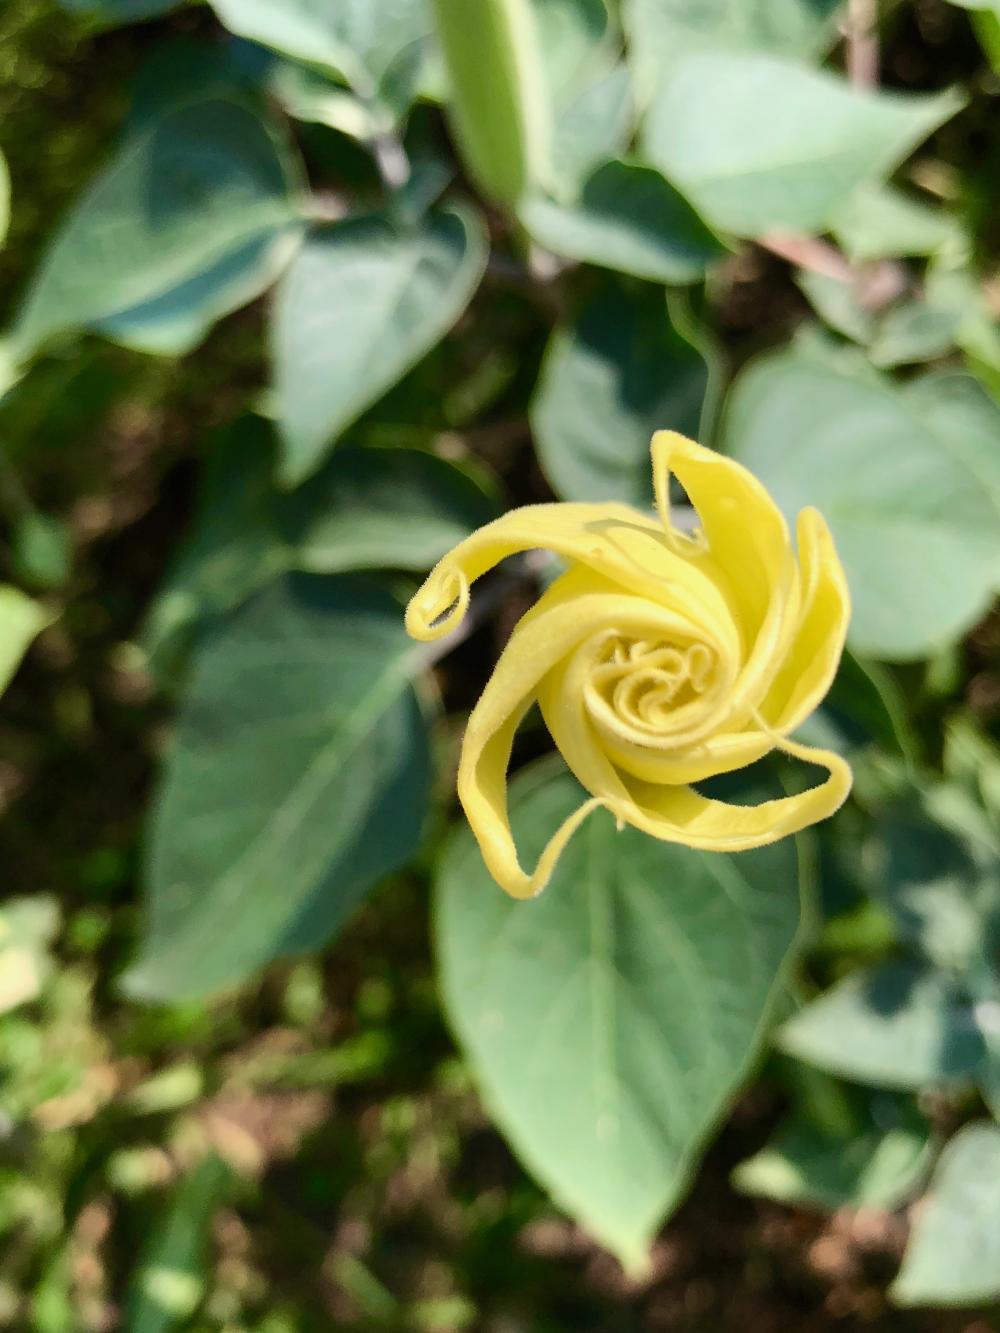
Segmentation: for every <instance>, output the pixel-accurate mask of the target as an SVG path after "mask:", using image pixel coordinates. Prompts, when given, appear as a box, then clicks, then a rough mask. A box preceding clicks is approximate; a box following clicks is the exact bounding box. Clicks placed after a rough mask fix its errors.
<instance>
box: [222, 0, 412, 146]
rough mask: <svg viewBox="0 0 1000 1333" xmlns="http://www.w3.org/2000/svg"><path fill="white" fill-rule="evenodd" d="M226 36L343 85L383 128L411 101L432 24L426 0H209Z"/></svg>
mask: <svg viewBox="0 0 1000 1333" xmlns="http://www.w3.org/2000/svg"><path fill="white" fill-rule="evenodd" d="M212 7H213V8H214V9H215V11H216V13H217V14H218V16H219V18H220V19H221V21H222V22H223V23H224V24H225V25H226V27H227V28H228V29H229V30H230V32H235V33H236V34H237V35H238V36H240V37H246V38H249V40H250V41H253V42H259V43H260V44H261V45H262V46H268V47H270V48H271V49H272V50H275V51H280V52H281V54H282V55H286V56H290V57H291V58H292V59H293V60H301V61H303V62H304V63H305V64H307V65H315V66H319V67H320V68H322V69H325V70H327V71H329V72H331V73H333V74H335V75H337V76H339V77H340V78H342V79H343V80H344V81H345V82H346V83H348V84H349V85H350V86H351V88H353V90H354V91H355V92H356V93H357V94H358V96H359V97H360V98H361V99H362V100H363V101H365V102H366V103H368V104H369V109H370V110H371V111H372V112H373V113H374V114H375V115H376V117H377V119H378V121H379V124H380V125H381V126H382V127H383V128H385V127H387V126H388V125H391V123H392V121H393V120H394V119H395V118H396V117H398V116H399V115H401V114H403V113H405V111H407V110H408V109H409V107H410V105H411V104H412V101H413V99H414V97H415V95H416V90H417V85H418V82H419V79H420V73H421V66H422V64H423V62H424V59H425V57H426V53H427V45H428V41H429V39H430V37H431V33H432V29H433V23H432V17H431V11H430V6H429V4H428V0H336V3H329V4H327V3H320V4H317V3H316V2H315V0H212Z"/></svg>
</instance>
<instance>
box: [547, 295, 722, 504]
mask: <svg viewBox="0 0 1000 1333" xmlns="http://www.w3.org/2000/svg"><path fill="white" fill-rule="evenodd" d="M708 383H709V368H708V365H707V363H706V360H705V358H704V356H703V355H702V353H701V352H700V351H699V350H698V349H697V348H695V347H694V346H693V345H692V343H691V342H690V341H689V340H688V339H687V338H686V337H685V336H684V335H683V334H682V333H680V332H679V331H678V329H677V328H675V326H674V325H673V323H672V322H671V320H670V316H669V312H668V308H667V304H666V302H665V300H664V296H663V292H662V291H659V290H656V289H654V288H641V289H639V290H637V291H632V290H626V289H625V288H623V287H619V286H616V285H612V284H611V283H605V284H604V286H603V287H601V289H600V290H599V291H598V293H597V294H596V295H595V296H594V297H593V298H592V299H591V300H590V301H589V302H588V304H587V305H585V306H584V308H583V309H582V310H581V311H580V314H579V315H578V317H577V319H576V322H575V324H574V325H573V326H572V327H569V328H560V329H557V330H556V331H555V333H554V334H553V335H552V339H551V341H550V343H549V346H548V350H547V351H546V354H545V360H544V362H543V365H542V373H541V377H540V379H539V383H538V388H537V389H536V391H535V396H534V399H533V400H532V404H531V423H532V428H533V430H534V433H535V440H536V445H537V449H538V457H539V461H540V462H541V464H542V467H543V468H544V470H545V474H546V476H547V477H548V479H549V481H550V482H551V484H552V487H553V489H554V490H555V491H556V493H557V494H558V495H559V496H560V497H561V498H562V499H564V500H625V501H628V502H630V503H633V504H639V505H647V504H649V503H650V502H651V499H652V482H651V480H650V473H649V441H650V438H651V436H652V433H653V431H654V430H658V429H661V428H672V429H674V430H679V431H682V432H683V433H684V434H686V435H690V436H694V437H697V435H698V434H699V423H700V419H701V414H702V409H703V405H704V402H705V396H706V392H707V389H708Z"/></svg>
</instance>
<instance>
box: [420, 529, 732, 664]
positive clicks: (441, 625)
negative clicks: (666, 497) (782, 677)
mask: <svg viewBox="0 0 1000 1333" xmlns="http://www.w3.org/2000/svg"><path fill="white" fill-rule="evenodd" d="M539 547H542V548H544V549H545V550H548V551H553V552H554V553H555V554H556V555H559V556H562V557H563V559H565V560H567V561H569V562H571V563H575V564H580V565H584V566H586V567H587V568H588V569H591V570H593V571H594V572H595V573H597V574H602V575H604V576H605V577H606V578H609V579H611V580H613V581H614V582H615V583H617V584H619V585H620V586H621V587H622V588H625V589H627V590H628V591H629V592H633V593H639V594H641V595H642V596H644V597H647V598H648V599H649V600H650V601H651V602H654V603H656V604H658V605H661V606H667V607H672V608H675V609H676V610H678V611H681V612H682V613H683V614H684V615H686V616H688V617H689V618H690V619H691V620H692V621H693V622H694V623H696V624H698V625H700V626H702V628H703V629H704V630H705V632H706V633H719V632H723V631H724V632H725V634H726V637H727V645H728V646H727V651H728V652H729V653H731V654H732V655H733V656H736V655H737V654H739V652H740V651H741V644H742V632H741V629H740V626H739V624H738V622H737V621H736V620H735V619H734V617H733V614H732V610H731V608H730V606H729V604H728V602H727V600H726V598H725V596H724V595H723V593H722V592H721V591H720V589H719V587H718V584H717V583H716V582H714V581H713V579H712V578H711V577H710V572H709V571H707V570H706V569H704V568H703V567H702V566H701V562H700V561H699V560H698V559H697V548H696V544H695V543H693V542H691V541H690V540H689V539H688V538H686V537H683V536H682V535H679V534H677V535H676V536H675V538H674V540H671V541H667V540H666V539H665V535H664V531H663V528H662V527H661V525H660V524H659V523H657V522H656V520H655V519H653V518H647V517H646V516H645V515H643V514H640V513H639V511H638V510H636V509H632V508H630V507H629V506H628V505H622V504H549V505H527V506H525V507H524V508H522V509H513V510H511V511H510V513H508V514H504V515H503V517H501V518H498V519H496V520H494V522H492V523H487V524H486V526H485V527H482V528H480V529H479V530H478V532H474V533H472V535H471V536H469V537H467V538H466V539H465V541H463V542H460V543H459V544H458V546H456V547H455V548H454V550H452V551H450V552H449V553H448V554H447V555H446V556H445V557H444V558H443V559H442V560H440V561H439V562H438V563H437V565H435V567H434V568H433V569H432V570H431V572H430V574H429V575H428V576H427V579H426V581H425V582H424V584H423V585H422V587H420V588H419V589H418V590H417V592H416V593H415V594H414V596H413V598H412V600H411V601H410V604H409V606H408V607H407V608H406V629H407V632H408V633H409V634H410V635H412V637H413V638H415V639H421V640H425V641H426V640H431V639H437V638H440V637H441V635H442V634H446V633H447V632H448V631H449V630H451V629H454V628H455V627H456V626H457V625H458V624H459V623H460V621H461V619H462V617H463V616H464V615H465V612H466V610H467V609H468V606H469V587H470V585H471V584H472V583H473V582H474V581H475V580H476V579H478V578H479V577H480V576H481V575H483V574H485V573H486V572H487V571H488V570H490V569H492V568H493V566H494V565H497V564H499V562H500V561H501V560H503V559H505V558H506V557H507V556H510V555H514V554H515V553H516V552H518V551H529V550H536V549H538V548H539Z"/></svg>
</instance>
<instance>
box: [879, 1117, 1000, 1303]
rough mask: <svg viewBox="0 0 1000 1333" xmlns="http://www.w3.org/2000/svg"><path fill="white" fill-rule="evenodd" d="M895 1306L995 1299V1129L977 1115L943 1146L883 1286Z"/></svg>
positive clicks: (999, 1228) (999, 1193)
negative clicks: (898, 1260)
mask: <svg viewBox="0 0 1000 1333" xmlns="http://www.w3.org/2000/svg"><path fill="white" fill-rule="evenodd" d="M890 1295H891V1296H892V1299H893V1300H894V1301H895V1302H896V1303H897V1304H898V1305H980V1304H985V1303H986V1302H987V1301H994V1300H997V1299H998V1298H1000V1128H998V1127H997V1126H996V1125H991V1124H987V1123H986V1122H985V1121H977V1122H976V1123H974V1124H971V1125H966V1126H965V1128H964V1129H960V1130H959V1131H958V1133H957V1134H956V1135H955V1137H954V1138H953V1139H952V1140H951V1141H950V1142H949V1143H948V1145H947V1146H946V1147H945V1150H944V1152H943V1153H942V1154H941V1160H940V1161H939V1162H938V1165H937V1169H936V1170H935V1172H934V1178H933V1180H932V1181H931V1185H930V1189H929V1190H928V1192H927V1197H926V1198H925V1199H924V1200H923V1202H922V1203H921V1206H920V1209H919V1210H918V1211H917V1213H916V1214H915V1216H914V1221H913V1231H912V1233H911V1235H910V1240H909V1244H908V1245H907V1247H906V1253H905V1254H904V1256H903V1266H902V1268H901V1269H900V1272H899V1276H898V1277H897V1278H896V1281H895V1282H894V1283H893V1285H892V1288H891V1290H890Z"/></svg>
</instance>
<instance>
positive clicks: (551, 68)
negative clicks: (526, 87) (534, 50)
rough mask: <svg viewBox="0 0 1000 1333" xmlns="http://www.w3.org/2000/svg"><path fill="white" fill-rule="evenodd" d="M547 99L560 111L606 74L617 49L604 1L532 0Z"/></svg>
mask: <svg viewBox="0 0 1000 1333" xmlns="http://www.w3.org/2000/svg"><path fill="white" fill-rule="evenodd" d="M531 8H532V10H533V12H534V16H535V31H536V33H537V42H538V52H539V56H540V58H541V62H542V71H543V75H544V78H545V85H546V91H547V93H548V99H549V102H550V104H551V105H552V106H553V108H559V107H560V106H563V105H565V103H566V102H567V101H568V100H569V99H570V98H572V97H573V96H574V94H575V93H576V92H577V91H578V90H579V89H580V88H582V87H584V86H585V85H587V84H588V83H589V82H590V81H591V79H592V78H593V77H594V75H595V74H597V73H604V72H606V70H607V66H608V62H609V58H610V52H611V51H612V50H613V48H614V47H615V46H616V45H617V43H616V41H615V39H614V37H613V35H612V33H611V31H610V27H611V25H610V23H609V16H608V10H607V7H606V5H605V3H604V0H531Z"/></svg>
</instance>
